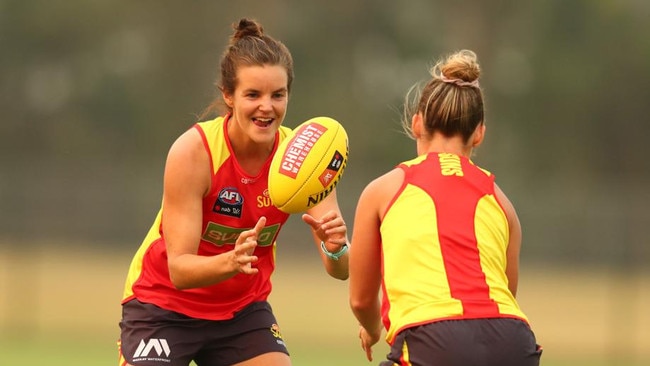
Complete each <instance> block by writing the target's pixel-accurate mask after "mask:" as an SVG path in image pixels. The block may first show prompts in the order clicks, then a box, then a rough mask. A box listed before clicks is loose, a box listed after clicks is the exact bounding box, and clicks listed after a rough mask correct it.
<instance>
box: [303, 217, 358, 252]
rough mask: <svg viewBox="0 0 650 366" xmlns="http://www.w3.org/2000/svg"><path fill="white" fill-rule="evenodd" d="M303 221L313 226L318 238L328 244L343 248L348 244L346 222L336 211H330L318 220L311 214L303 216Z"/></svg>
mask: <svg viewBox="0 0 650 366" xmlns="http://www.w3.org/2000/svg"><path fill="white" fill-rule="evenodd" d="M302 221H304V222H305V223H306V224H307V225H309V226H311V228H312V230H313V231H314V233H315V234H316V235H317V236H318V238H319V239H320V240H322V241H324V242H326V243H331V244H338V245H341V246H343V245H345V244H347V242H348V240H347V232H348V230H347V227H346V226H345V221H343V217H342V216H341V215H340V214H339V213H338V212H336V211H329V212H327V213H326V214H325V215H323V216H322V217H321V218H320V219H318V220H317V219H316V218H314V217H313V216H311V215H310V214H303V215H302Z"/></svg>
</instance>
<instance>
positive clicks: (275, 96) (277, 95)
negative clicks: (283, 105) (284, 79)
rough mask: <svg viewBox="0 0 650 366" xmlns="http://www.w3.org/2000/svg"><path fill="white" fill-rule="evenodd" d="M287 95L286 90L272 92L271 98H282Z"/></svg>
mask: <svg viewBox="0 0 650 366" xmlns="http://www.w3.org/2000/svg"><path fill="white" fill-rule="evenodd" d="M286 96H287V92H277V93H273V98H275V99H283V98H285V97H286Z"/></svg>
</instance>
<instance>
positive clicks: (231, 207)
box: [212, 187, 244, 217]
mask: <svg viewBox="0 0 650 366" xmlns="http://www.w3.org/2000/svg"><path fill="white" fill-rule="evenodd" d="M243 205H244V197H243V196H242V195H241V193H239V191H238V190H237V188H235V187H226V188H222V189H221V191H220V192H219V196H217V201H216V202H215V203H214V206H212V211H214V212H218V213H220V214H222V215H227V216H233V217H241V211H242V206H243Z"/></svg>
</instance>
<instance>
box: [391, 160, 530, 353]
mask: <svg viewBox="0 0 650 366" xmlns="http://www.w3.org/2000/svg"><path fill="white" fill-rule="evenodd" d="M398 167H399V168H401V169H402V170H403V171H404V172H405V178H404V182H403V184H402V187H401V188H400V189H399V191H398V192H397V194H396V195H395V196H394V197H393V199H392V201H391V202H390V204H389V206H388V209H387V211H386V213H385V214H384V216H383V217H382V220H381V226H380V231H381V238H382V243H381V255H382V274H383V283H382V291H383V296H382V320H383V322H384V326H385V327H386V329H387V335H386V340H387V341H388V342H389V343H390V344H392V343H393V341H394V339H395V336H396V335H397V333H398V332H399V331H401V330H403V329H405V328H408V327H412V326H416V325H420V324H426V323H431V322H435V321H440V320H449V319H477V318H504V317H505V318H517V319H521V320H523V321H526V322H527V318H526V316H525V315H524V313H523V312H522V311H521V310H520V308H519V305H518V304H517V301H516V300H515V298H514V296H513V295H512V293H511V292H510V290H509V289H508V279H507V277H506V274H505V269H506V264H507V263H506V249H507V246H508V239H509V229H508V221H507V218H506V215H505V212H504V210H503V207H502V206H501V204H500V203H499V202H498V200H497V199H496V196H495V193H494V176H493V175H491V174H490V173H489V172H487V171H485V170H483V169H481V168H479V167H477V166H475V165H474V164H473V163H472V162H471V161H470V160H469V159H467V158H464V157H460V156H458V155H454V154H448V153H430V154H427V155H422V156H419V157H417V158H415V159H413V160H410V161H407V162H403V163H401V164H400V165H398Z"/></svg>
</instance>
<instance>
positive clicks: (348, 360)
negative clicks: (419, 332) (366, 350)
mask: <svg viewBox="0 0 650 366" xmlns="http://www.w3.org/2000/svg"><path fill="white" fill-rule="evenodd" d="M355 346H357V345H356V344H355V345H347V344H338V345H337V344H336V343H329V344H322V345H321V346H319V345H318V344H309V345H307V344H296V345H295V347H291V345H290V347H291V349H290V351H291V353H292V362H293V365H294V366H330V365H337V366H363V365H377V364H378V363H379V361H380V360H382V359H383V357H384V356H385V354H384V352H383V351H384V348H383V347H379V349H380V350H381V351H382V352H375V360H374V361H373V362H367V361H366V359H365V356H364V354H363V352H362V351H361V350H360V349H357V348H356V347H355ZM545 356H546V355H544V356H542V363H541V364H542V365H544V366H587V365H588V366H612V365H616V366H641V365H647V360H646V361H645V362H643V361H642V360H638V361H635V360H625V359H624V357H623V358H619V359H615V360H614V359H610V360H602V359H587V358H582V359H579V358H572V357H564V358H563V359H556V358H553V357H545ZM116 364H117V350H116V346H115V342H113V341H106V339H105V337H103V339H97V338H95V337H94V336H92V335H88V337H87V338H84V337H81V336H80V335H69V334H60V335H58V336H57V335H52V336H50V337H48V338H47V339H36V340H34V339H29V338H26V337H16V338H13V339H9V338H6V337H4V334H3V337H2V338H0V365H22V366H42V365H48V366H75V365H79V366H81V365H84V366H85V365H116Z"/></svg>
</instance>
